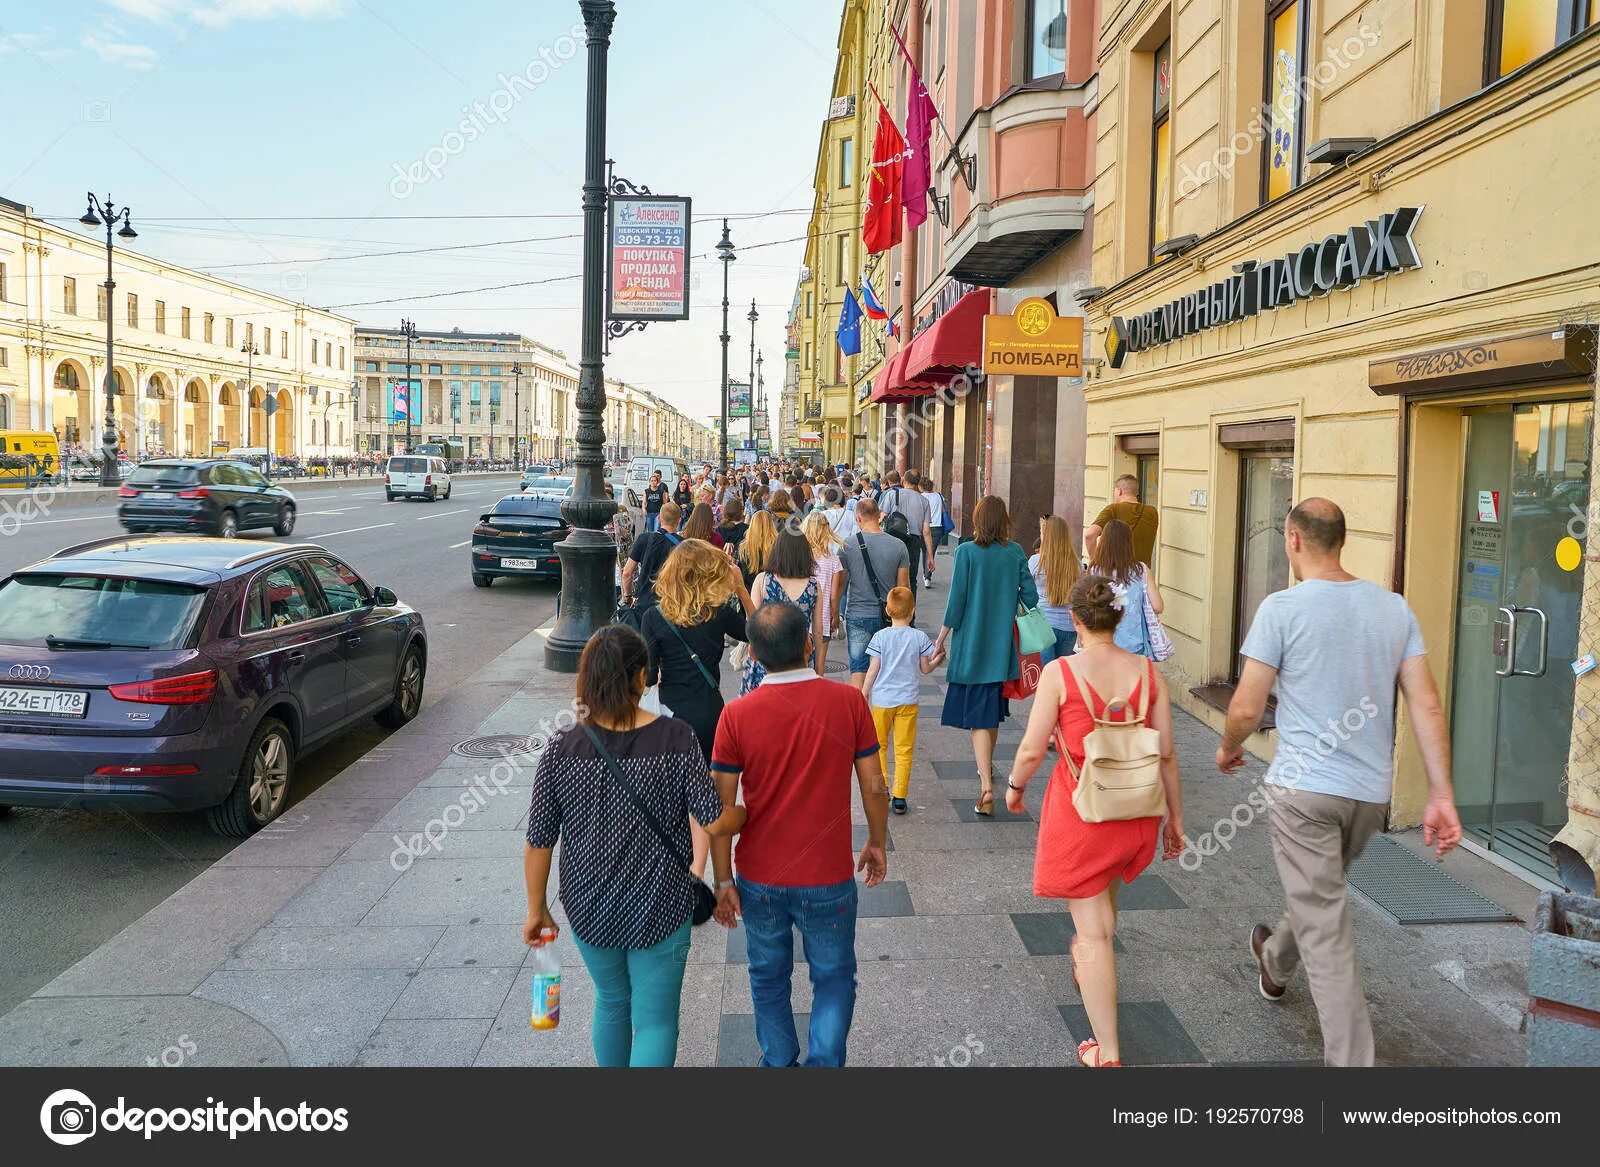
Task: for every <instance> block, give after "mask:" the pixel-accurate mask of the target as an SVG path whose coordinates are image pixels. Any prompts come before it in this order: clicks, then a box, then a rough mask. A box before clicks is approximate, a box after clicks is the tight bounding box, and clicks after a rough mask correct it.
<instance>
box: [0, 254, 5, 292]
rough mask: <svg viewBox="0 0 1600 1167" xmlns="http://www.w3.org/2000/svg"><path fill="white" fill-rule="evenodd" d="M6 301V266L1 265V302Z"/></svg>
mask: <svg viewBox="0 0 1600 1167" xmlns="http://www.w3.org/2000/svg"><path fill="white" fill-rule="evenodd" d="M4 299H6V265H5V264H3V263H0V300H4Z"/></svg>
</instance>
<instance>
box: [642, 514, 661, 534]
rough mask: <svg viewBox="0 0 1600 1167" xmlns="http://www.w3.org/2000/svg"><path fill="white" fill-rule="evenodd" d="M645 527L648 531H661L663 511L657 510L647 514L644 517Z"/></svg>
mask: <svg viewBox="0 0 1600 1167" xmlns="http://www.w3.org/2000/svg"><path fill="white" fill-rule="evenodd" d="M644 529H645V530H646V531H659V530H660V529H661V512H660V511H657V512H656V513H655V514H653V515H646V516H645V517H644Z"/></svg>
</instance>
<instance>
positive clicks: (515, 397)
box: [511, 361, 527, 470]
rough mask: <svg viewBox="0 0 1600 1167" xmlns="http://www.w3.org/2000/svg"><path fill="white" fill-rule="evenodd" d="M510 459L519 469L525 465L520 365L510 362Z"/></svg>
mask: <svg viewBox="0 0 1600 1167" xmlns="http://www.w3.org/2000/svg"><path fill="white" fill-rule="evenodd" d="M511 460H512V461H514V462H515V463H517V469H518V470H521V469H522V468H523V467H524V466H526V465H527V463H526V462H524V461H523V460H522V365H521V364H520V363H519V362H516V361H513V362H512V363H511Z"/></svg>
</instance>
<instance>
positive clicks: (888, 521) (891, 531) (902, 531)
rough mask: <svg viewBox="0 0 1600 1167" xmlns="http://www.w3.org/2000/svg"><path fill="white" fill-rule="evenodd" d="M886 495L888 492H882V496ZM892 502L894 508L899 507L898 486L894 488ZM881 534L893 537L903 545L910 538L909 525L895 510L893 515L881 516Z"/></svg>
mask: <svg viewBox="0 0 1600 1167" xmlns="http://www.w3.org/2000/svg"><path fill="white" fill-rule="evenodd" d="M888 493H889V492H888V491H884V494H888ZM894 501H895V506H897V507H898V506H899V505H900V488H899V487H898V486H897V487H895V488H894ZM883 533H884V534H885V535H893V536H894V537H895V538H896V539H898V540H900V542H902V543H904V542H905V541H906V540H907V539H909V538H911V524H910V523H908V522H906V517H905V515H904V514H902V513H901V512H900V511H898V510H897V511H895V512H894V513H893V514H889V515H884V516H883Z"/></svg>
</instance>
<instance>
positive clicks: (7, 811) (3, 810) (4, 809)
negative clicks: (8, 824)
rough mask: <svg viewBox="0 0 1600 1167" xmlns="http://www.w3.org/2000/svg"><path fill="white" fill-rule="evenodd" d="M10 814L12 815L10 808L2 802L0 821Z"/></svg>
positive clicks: (0, 805) (0, 804)
mask: <svg viewBox="0 0 1600 1167" xmlns="http://www.w3.org/2000/svg"><path fill="white" fill-rule="evenodd" d="M10 813H11V808H10V807H9V806H7V805H6V804H5V803H3V802H0V819H3V818H5V817H6V816H7V815H9V814H10Z"/></svg>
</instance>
